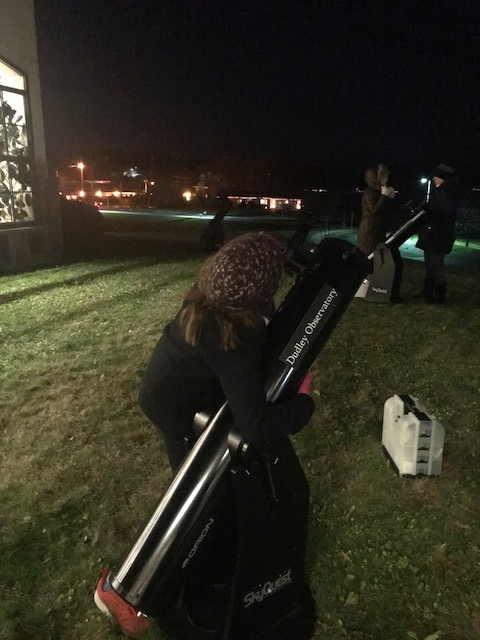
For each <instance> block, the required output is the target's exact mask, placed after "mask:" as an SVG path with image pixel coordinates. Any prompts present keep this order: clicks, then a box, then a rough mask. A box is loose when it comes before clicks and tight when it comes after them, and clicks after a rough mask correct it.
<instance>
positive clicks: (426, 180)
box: [420, 178, 432, 202]
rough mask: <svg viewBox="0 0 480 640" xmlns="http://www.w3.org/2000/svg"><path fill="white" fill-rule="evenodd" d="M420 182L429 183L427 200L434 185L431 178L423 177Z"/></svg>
mask: <svg viewBox="0 0 480 640" xmlns="http://www.w3.org/2000/svg"><path fill="white" fill-rule="evenodd" d="M420 182H421V183H422V184H426V185H427V200H426V201H427V202H428V201H429V200H430V187H431V186H432V181H431V180H429V179H428V178H421V179H420Z"/></svg>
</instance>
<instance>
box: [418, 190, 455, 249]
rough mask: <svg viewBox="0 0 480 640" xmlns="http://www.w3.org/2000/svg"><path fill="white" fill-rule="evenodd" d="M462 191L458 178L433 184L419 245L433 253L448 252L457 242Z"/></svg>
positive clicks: (419, 233)
mask: <svg viewBox="0 0 480 640" xmlns="http://www.w3.org/2000/svg"><path fill="white" fill-rule="evenodd" d="M460 201H461V193H460V189H459V185H458V181H457V180H456V179H454V180H449V181H445V182H443V183H442V184H441V185H440V186H439V187H435V186H434V185H432V191H431V195H430V202H429V203H428V205H427V209H428V212H429V215H428V218H427V220H426V222H425V223H424V224H423V226H422V227H421V228H420V230H419V232H418V242H417V247H418V248H419V249H423V250H424V251H431V252H432V253H441V254H447V253H450V251H451V250H452V248H453V243H454V242H455V220H456V218H457V212H458V207H459V206H460Z"/></svg>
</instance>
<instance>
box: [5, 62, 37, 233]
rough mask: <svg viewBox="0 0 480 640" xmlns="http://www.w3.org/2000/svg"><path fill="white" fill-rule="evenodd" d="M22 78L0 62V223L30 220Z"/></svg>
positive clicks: (27, 143) (30, 192)
mask: <svg viewBox="0 0 480 640" xmlns="http://www.w3.org/2000/svg"><path fill="white" fill-rule="evenodd" d="M27 99H28V96H27V91H26V89H25V76H23V75H22V74H21V73H19V72H18V71H16V70H15V69H13V68H12V67H11V66H9V65H8V64H6V63H5V62H3V61H2V60H0V224H1V223H12V222H25V221H29V220H33V198H32V170H31V167H32V160H31V158H30V140H29V133H28V129H27V125H29V123H28V108H27V104H28V103H27Z"/></svg>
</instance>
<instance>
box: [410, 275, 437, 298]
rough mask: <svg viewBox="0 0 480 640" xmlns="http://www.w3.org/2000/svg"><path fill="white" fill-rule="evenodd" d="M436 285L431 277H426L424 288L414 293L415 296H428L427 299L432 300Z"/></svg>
mask: <svg viewBox="0 0 480 640" xmlns="http://www.w3.org/2000/svg"><path fill="white" fill-rule="evenodd" d="M434 287H435V283H434V281H433V280H431V279H430V278H425V280H424V281H423V289H422V290H421V291H420V293H416V294H414V296H413V297H414V298H426V299H427V300H431V299H432V298H433V289H434Z"/></svg>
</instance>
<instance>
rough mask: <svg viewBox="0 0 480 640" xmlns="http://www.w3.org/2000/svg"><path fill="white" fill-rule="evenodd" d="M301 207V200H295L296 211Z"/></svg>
mask: <svg viewBox="0 0 480 640" xmlns="http://www.w3.org/2000/svg"><path fill="white" fill-rule="evenodd" d="M301 208H302V201H301V200H297V202H296V204H295V209H297V211H299V210H300V209H301Z"/></svg>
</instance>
